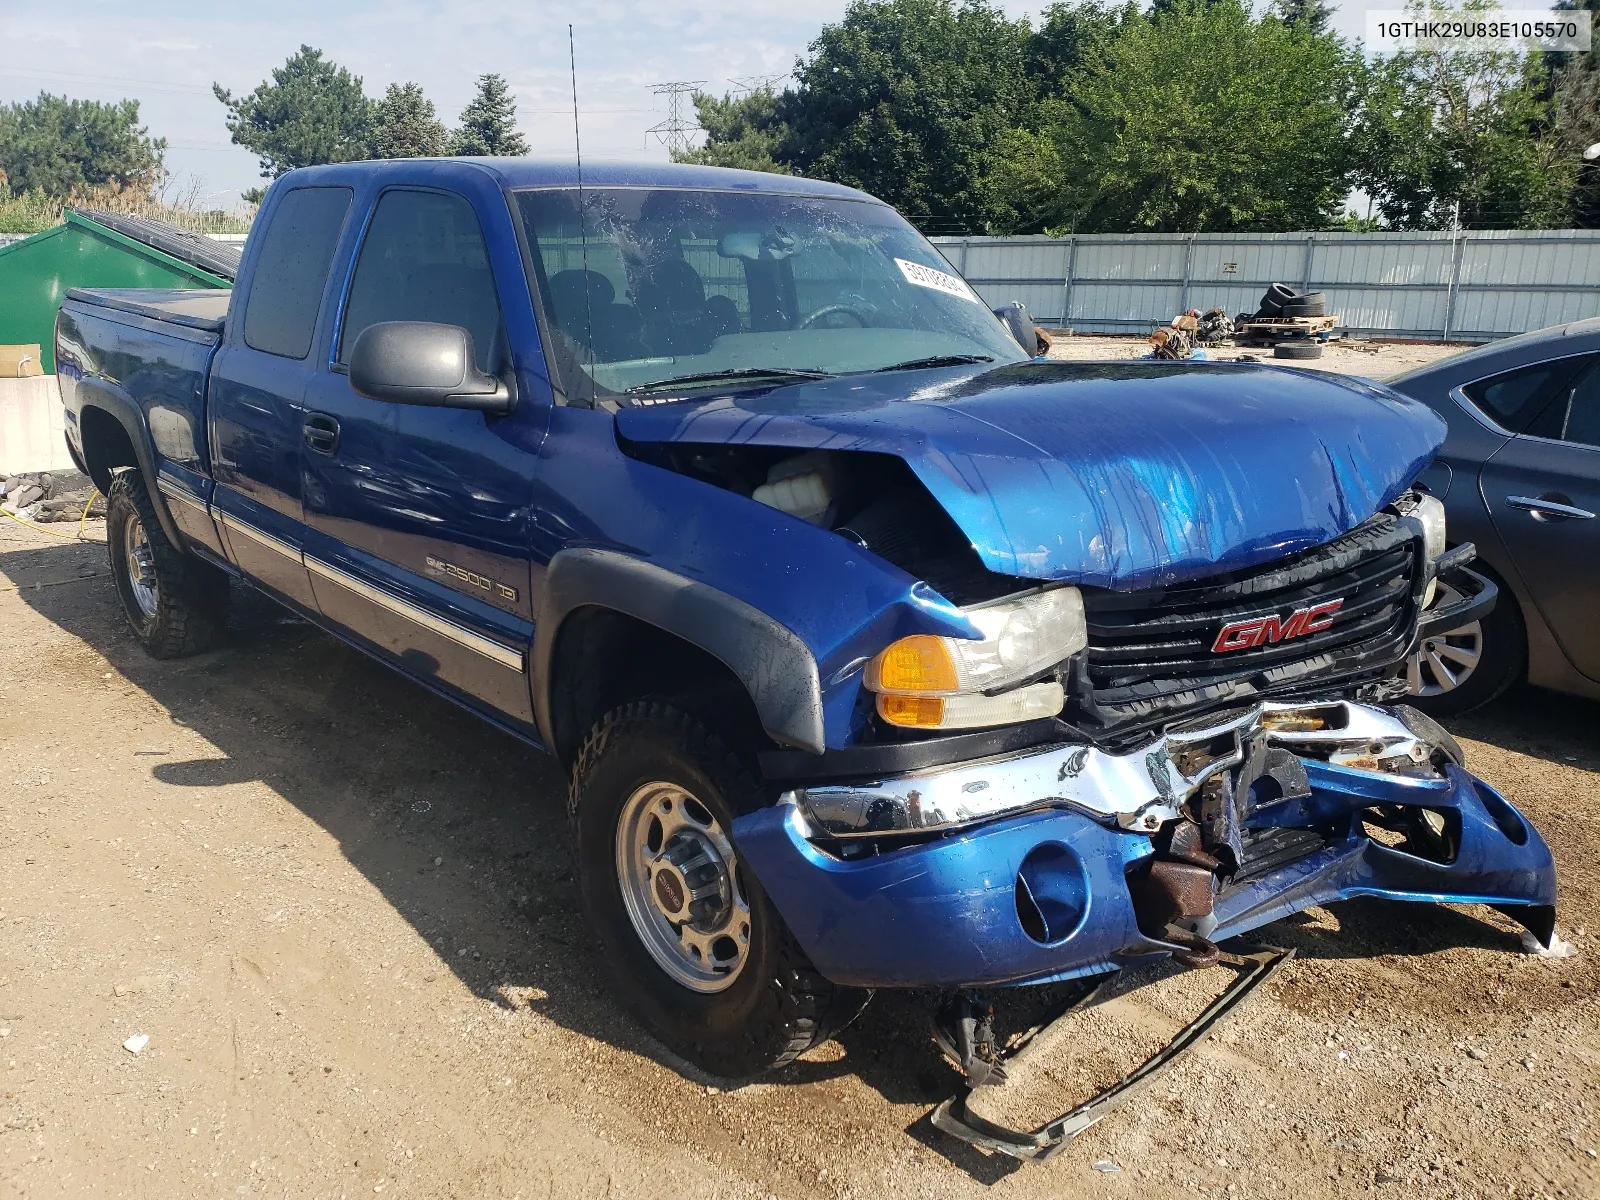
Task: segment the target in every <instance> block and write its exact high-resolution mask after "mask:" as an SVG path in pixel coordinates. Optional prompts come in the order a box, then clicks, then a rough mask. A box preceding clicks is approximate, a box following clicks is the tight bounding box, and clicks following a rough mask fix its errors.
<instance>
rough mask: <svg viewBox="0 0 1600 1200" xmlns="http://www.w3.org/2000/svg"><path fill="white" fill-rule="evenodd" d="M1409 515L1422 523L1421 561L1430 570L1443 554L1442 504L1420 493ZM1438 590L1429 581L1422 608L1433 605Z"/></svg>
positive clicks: (1437, 586) (1426, 494)
mask: <svg viewBox="0 0 1600 1200" xmlns="http://www.w3.org/2000/svg"><path fill="white" fill-rule="evenodd" d="M1411 515H1412V516H1413V517H1415V518H1416V519H1417V520H1419V521H1421V522H1422V561H1423V564H1424V569H1425V570H1431V569H1432V564H1433V563H1435V562H1437V561H1438V560H1439V556H1440V555H1441V554H1443V553H1444V504H1443V502H1441V501H1440V499H1439V497H1437V496H1430V495H1429V494H1428V493H1427V492H1420V493H1418V495H1417V506H1416V508H1414V509H1412V510H1411ZM1438 590H1439V581H1438V580H1437V579H1429V580H1428V587H1427V590H1426V591H1424V592H1423V594H1422V607H1423V608H1427V607H1428V606H1429V605H1430V604H1432V603H1433V598H1434V595H1435V594H1436V593H1437V592H1438Z"/></svg>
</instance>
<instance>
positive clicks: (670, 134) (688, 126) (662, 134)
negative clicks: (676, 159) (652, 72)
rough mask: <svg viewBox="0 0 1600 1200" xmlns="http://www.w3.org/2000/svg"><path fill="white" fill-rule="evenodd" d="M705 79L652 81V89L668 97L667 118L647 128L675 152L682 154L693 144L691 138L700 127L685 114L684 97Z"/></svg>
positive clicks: (690, 94)
mask: <svg viewBox="0 0 1600 1200" xmlns="http://www.w3.org/2000/svg"><path fill="white" fill-rule="evenodd" d="M704 82H705V80H704V79H680V80H675V81H673V82H671V83H652V84H651V85H650V91H651V92H652V93H653V94H655V95H657V96H665V97H666V98H667V119H666V120H665V121H661V122H659V123H657V124H655V125H652V126H651V127H650V128H649V129H647V130H645V132H646V133H653V134H655V135H656V137H658V138H660V139H661V144H662V145H663V146H665V147H666V148H667V149H668V150H669V151H671V152H672V153H673V154H682V153H683V152H684V151H686V150H688V149H689V147H690V146H691V145H692V144H693V143H692V141H691V139H692V138H693V137H694V135H695V133H697V132H698V131H699V129H700V123H699V122H698V121H688V120H685V119H684V115H683V98H684V97H685V96H692V95H693V94H694V89H695V88H697V87H699V86H700V85H701V84H702V83H704Z"/></svg>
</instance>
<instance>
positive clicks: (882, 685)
mask: <svg viewBox="0 0 1600 1200" xmlns="http://www.w3.org/2000/svg"><path fill="white" fill-rule="evenodd" d="M962 614H963V615H964V616H965V617H966V618H967V619H968V620H969V621H971V622H972V624H973V625H975V626H976V627H977V628H978V630H979V631H980V632H981V634H982V635H983V636H982V637H980V638H978V639H976V640H972V639H965V638H946V637H933V636H931V635H928V634H915V635H913V636H911V637H907V638H901V639H900V640H899V641H898V642H895V643H894V644H893V645H891V646H889V647H888V648H887V649H885V650H884V651H883V652H882V653H880V654H879V655H878V656H877V657H876V658H874V659H873V660H872V662H871V663H870V664H869V665H868V666H867V672H866V686H867V688H868V690H870V691H872V692H875V693H876V694H877V697H878V715H879V716H881V717H882V718H883V719H884V720H885V721H887V722H889V724H891V725H899V726H903V727H905V728H910V729H979V728H984V727H987V726H992V725H1010V724H1014V723H1016V722H1018V721H1030V720H1034V719H1035V718H1038V717H1053V716H1055V715H1056V714H1057V713H1059V712H1060V711H1061V708H1062V705H1063V704H1065V702H1066V695H1065V693H1064V692H1063V690H1062V687H1061V684H1060V683H1059V682H1057V681H1056V680H1054V679H1051V680H1045V681H1042V682H1037V683H1030V684H1027V685H1026V686H1023V687H1018V686H1017V685H1018V684H1022V683H1023V682H1024V681H1025V680H1028V679H1032V678H1034V677H1035V676H1037V675H1039V674H1041V673H1042V672H1044V671H1047V670H1049V669H1050V668H1051V667H1053V666H1055V664H1056V663H1058V662H1060V661H1061V660H1062V659H1064V658H1067V657H1069V656H1071V655H1073V654H1076V653H1077V652H1078V651H1079V650H1082V649H1083V648H1084V647H1085V646H1086V645H1088V641H1089V635H1088V627H1087V624H1086V622H1085V619H1084V611H1083V596H1082V594H1081V593H1079V591H1078V589H1077V588H1073V587H1062V588H1052V589H1051V590H1049V591H1044V592H1035V593H1033V594H1032V595H1028V596H1021V597H1016V598H1012V599H1007V600H997V601H993V602H991V603H988V604H981V605H976V606H974V607H972V608H967V609H963V610H962Z"/></svg>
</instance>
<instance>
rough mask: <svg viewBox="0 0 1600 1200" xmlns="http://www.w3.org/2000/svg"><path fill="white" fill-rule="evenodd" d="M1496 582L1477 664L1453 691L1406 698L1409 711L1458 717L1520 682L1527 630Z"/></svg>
mask: <svg viewBox="0 0 1600 1200" xmlns="http://www.w3.org/2000/svg"><path fill="white" fill-rule="evenodd" d="M1480 569H1481V568H1480ZM1496 582H1497V583H1499V587H1500V597H1499V599H1498V600H1497V601H1496V602H1495V606H1494V608H1493V609H1491V610H1490V612H1489V615H1488V616H1487V617H1485V618H1484V619H1483V620H1482V621H1481V622H1480V623H1479V625H1480V628H1481V629H1482V631H1483V643H1482V649H1480V650H1479V651H1478V654H1479V658H1478V665H1477V666H1476V667H1474V668H1473V671H1472V674H1471V675H1469V676H1468V677H1467V678H1466V679H1465V680H1464V681H1463V682H1462V683H1461V685H1460V686H1459V687H1457V688H1456V689H1455V690H1454V691H1449V692H1441V693H1440V694H1439V695H1437V696H1407V697H1406V703H1407V704H1409V705H1411V707H1412V708H1415V709H1418V710H1420V711H1421V712H1424V713H1426V714H1427V715H1428V716H1430V717H1453V716H1457V715H1459V714H1461V713H1464V712H1471V711H1472V710H1473V709H1475V708H1482V707H1483V706H1484V705H1485V704H1488V703H1489V702H1490V701H1491V700H1496V699H1498V698H1499V697H1500V696H1501V695H1502V694H1504V692H1505V691H1506V690H1507V689H1508V688H1510V687H1511V686H1512V685H1513V684H1515V683H1517V682H1519V681H1520V680H1521V679H1522V677H1523V674H1524V673H1525V672H1526V670H1527V667H1528V629H1527V626H1526V625H1525V624H1524V623H1523V620H1522V609H1521V607H1520V606H1519V605H1518V603H1517V598H1516V596H1514V595H1512V593H1511V589H1510V588H1508V587H1507V586H1506V585H1505V584H1504V583H1503V582H1500V581H1498V580H1497V581H1496ZM1402 669H1403V667H1402Z"/></svg>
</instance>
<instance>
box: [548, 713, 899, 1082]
mask: <svg viewBox="0 0 1600 1200" xmlns="http://www.w3.org/2000/svg"><path fill="white" fill-rule="evenodd" d="M762 803H764V799H763V797H762V795H761V793H760V790H759V788H758V786H757V784H756V782H755V778H754V776H753V775H752V773H751V771H750V770H749V768H748V767H747V765H746V764H745V761H744V759H743V758H742V757H741V756H740V755H738V754H737V753H735V752H734V751H733V750H732V749H731V748H730V747H729V746H728V745H727V744H726V743H725V742H724V741H723V740H722V738H721V737H719V736H718V735H717V734H716V733H714V732H713V731H712V730H711V729H710V728H709V727H708V726H707V725H706V724H704V723H702V722H701V721H700V720H698V719H697V718H695V717H694V716H692V715H691V714H690V713H689V712H687V711H685V710H684V709H683V708H680V707H678V706H677V705H675V704H673V703H669V702H666V701H639V702H635V703H632V704H627V705H624V706H622V707H620V708H617V709H615V710H613V711H612V712H610V713H608V714H606V715H605V716H604V717H602V718H601V719H600V720H599V721H598V722H597V723H596V724H595V726H594V728H593V729H591V730H590V732H589V736H588V737H587V738H586V739H585V740H584V743H583V746H582V748H581V749H580V750H579V752H578V760H577V763H576V764H575V765H574V767H573V770H572V786H571V790H570V792H569V795H568V816H569V819H570V821H571V824H572V831H573V838H574V841H575V843H576V850H577V861H578V886H579V892H580V895H581V898H582V903H583V909H584V915H585V916H586V917H587V918H588V921H589V924H590V927H591V928H592V929H593V931H594V933H595V935H596V938H597V940H598V942H599V952H600V961H601V963H602V965H603V967H604V969H605V971H606V973H607V975H608V976H609V977H610V982H611V986H612V988H613V990H614V991H615V993H616V994H617V996H618V997H619V998H620V999H621V1000H622V1001H623V1003H625V1004H626V1005H627V1006H628V1007H629V1008H630V1009H631V1010H632V1011H633V1012H634V1014H635V1015H636V1016H638V1018H639V1019H640V1021H642V1022H643V1023H644V1025H645V1026H646V1027H647V1028H648V1029H649V1030H650V1032H651V1033H653V1034H654V1035H655V1036H656V1037H657V1038H658V1039H660V1040H661V1042H663V1043H664V1044H665V1045H666V1046H667V1048H668V1049H670V1050H671V1051H673V1052H674V1053H675V1054H677V1055H679V1056H681V1057H682V1058H684V1059H686V1060H688V1061H689V1062H690V1063H693V1064H694V1065H695V1066H697V1067H699V1068H701V1069H702V1070H705V1071H708V1072H710V1073H711V1074H713V1075H716V1076H719V1077H722V1078H727V1079H736V1080H737V1079H749V1078H752V1077H754V1076H756V1075H760V1074H762V1073H763V1072H765V1071H768V1070H771V1069H772V1068H774V1067H778V1066H782V1065H783V1064H784V1063H787V1062H789V1061H791V1060H792V1059H794V1058H795V1057H797V1056H798V1055H800V1054H802V1053H804V1052H805V1051H806V1050H807V1049H809V1048H810V1047H811V1046H813V1045H815V1044H816V1043H818V1042H820V1041H823V1040H826V1039H827V1038H828V1037H830V1036H831V1035H832V1034H833V1033H834V1032H835V1031H837V1030H838V1029H840V1028H842V1027H843V1026H844V1025H845V1024H847V1023H848V1022H849V1020H850V1019H851V1018H853V1017H854V1016H855V1014H856V1013H857V1012H859V1011H860V1009H861V1006H862V1005H863V1004H864V1003H865V1002H866V999H867V997H868V995H869V993H867V992H863V991H859V990H856V989H849V988H839V987H835V986H834V985H833V984H831V983H829V982H828V981H827V980H826V979H824V978H823V977H822V976H821V975H819V974H818V973H817V970H816V968H815V967H813V966H812V965H811V963H810V961H809V960H808V959H807V958H806V956H805V952H804V951H802V950H801V949H800V946H799V944H798V943H796V941H795V940H794V936H793V935H792V934H791V933H790V932H789V930H788V928H787V927H786V926H785V925H784V923H783V919H782V918H781V917H780V916H779V915H778V912H777V910H776V909H775V908H774V907H773V906H772V904H771V902H770V901H769V900H768V899H767V897H766V895H765V894H764V893H763V892H762V890H761V886H760V884H759V883H757V881H756V880H755V878H754V876H752V875H751V874H750V873H749V872H748V871H746V870H744V868H743V867H742V866H741V864H740V862H739V857H738V853H737V851H736V850H735V848H734V846H733V842H732V837H731V831H732V828H733V822H734V818H735V817H737V816H739V815H741V814H742V813H744V812H747V811H750V810H751V809H753V808H756V807H759V806H760V805H761V804H762Z"/></svg>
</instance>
